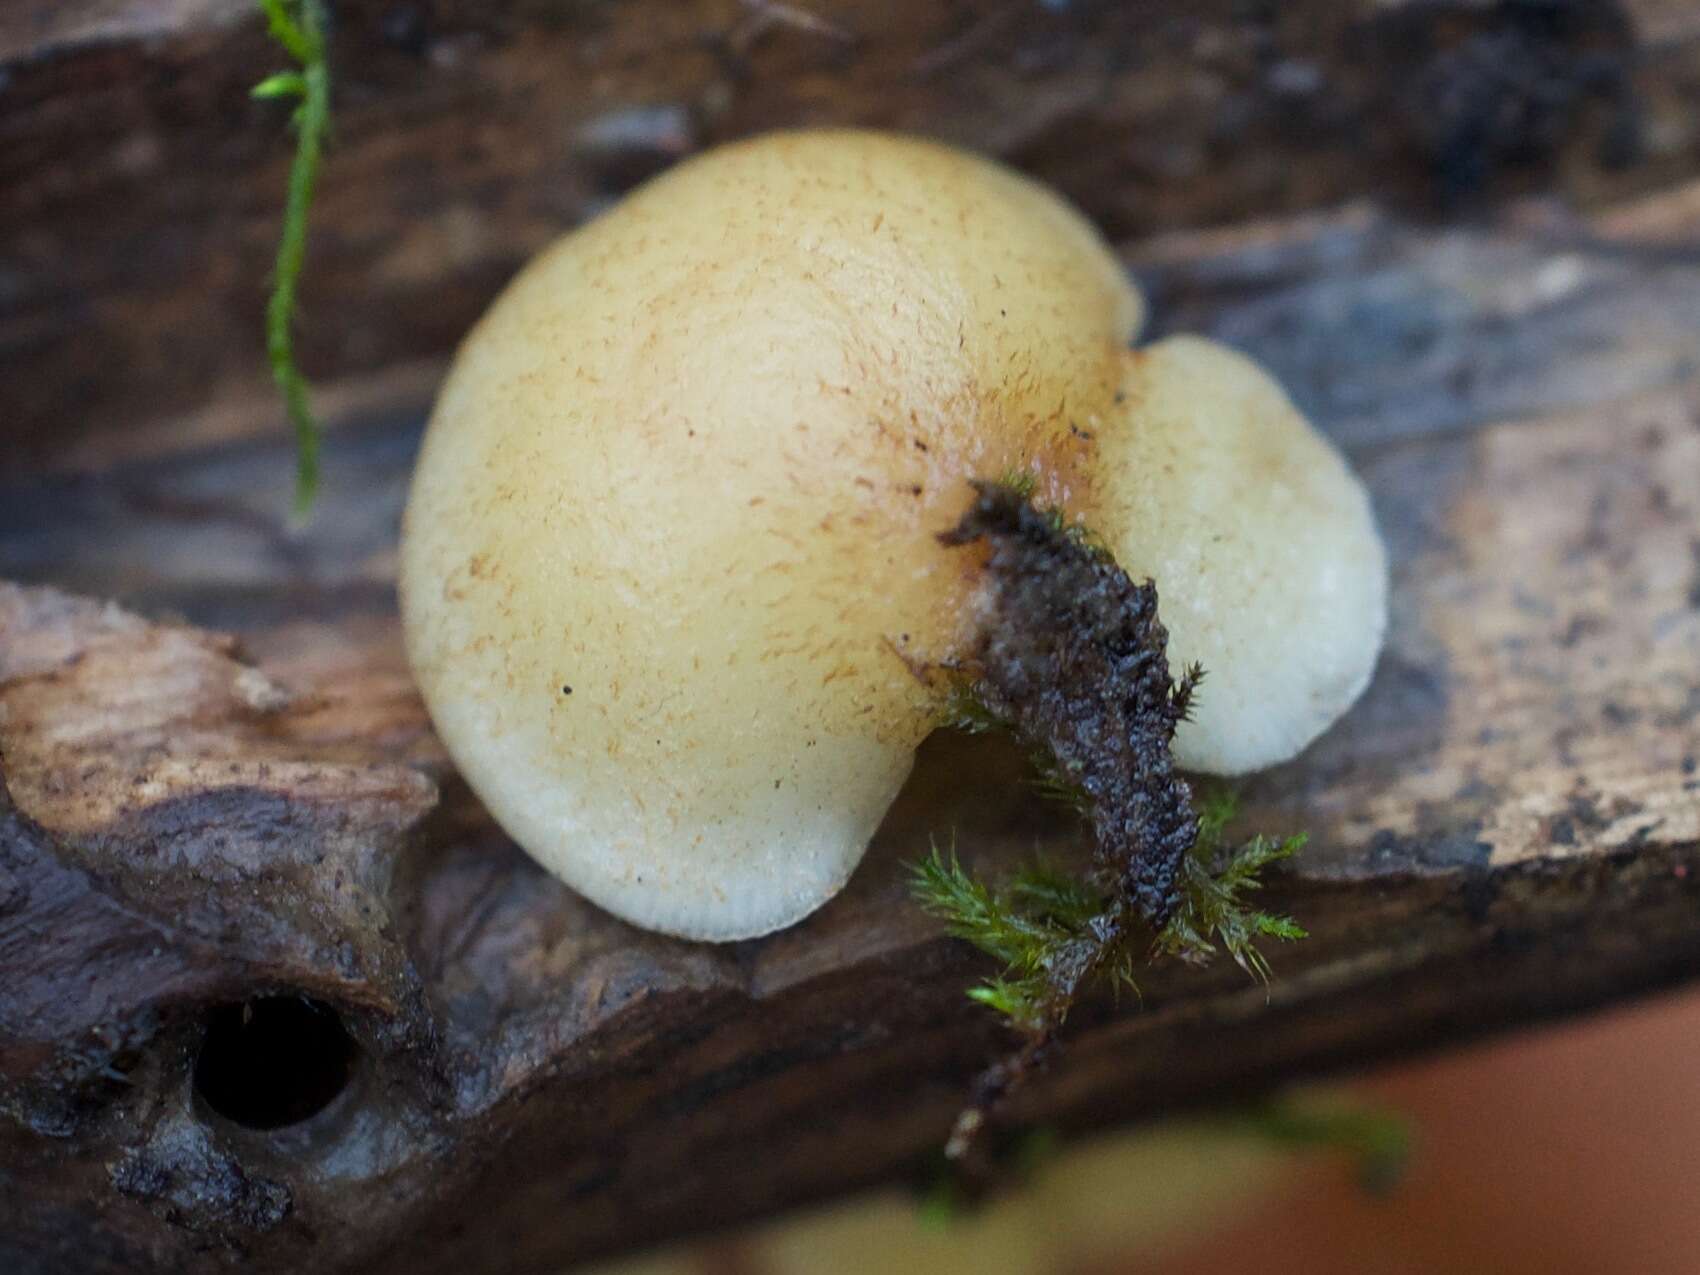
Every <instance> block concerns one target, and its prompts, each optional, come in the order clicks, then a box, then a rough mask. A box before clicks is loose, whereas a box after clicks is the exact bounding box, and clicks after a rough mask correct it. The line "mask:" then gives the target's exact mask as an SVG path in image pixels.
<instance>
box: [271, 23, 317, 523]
mask: <svg viewBox="0 0 1700 1275" xmlns="http://www.w3.org/2000/svg"><path fill="white" fill-rule="evenodd" d="M259 3H260V9H261V11H262V12H263V13H264V14H265V16H266V24H267V28H268V30H269V31H270V33H271V37H272V39H273V40H275V41H276V42H277V43H278V45H280V46H281V47H282V48H283V50H284V51H285V52H286V53H288V54H289V56H290V57H291V58H293V59H294V60H295V62H296V64H297V65H298V67H299V68H300V69H299V70H295V71H283V72H279V73H278V74H276V75H271V76H268V77H266V78H265V79H264V80H262V81H260V83H258V84H256V85H255V86H254V88H253V90H252V92H253V96H254V97H256V98H261V99H263V100H267V101H292V102H294V103H295V109H294V110H293V111H292V112H291V114H290V117H289V123H290V127H291V128H293V129H294V130H295V159H294V161H293V162H292V163H291V164H290V167H289V188H288V192H287V195H286V198H285V202H284V210H283V232H282V234H281V236H280V237H279V239H278V245H277V262H276V265H275V266H274V267H273V271H272V294H271V299H270V300H269V301H268V302H267V304H266V357H267V358H268V359H269V361H270V363H271V369H272V379H273V380H275V381H276V382H277V387H278V390H279V391H280V392H281V393H282V395H283V404H284V410H285V411H286V412H287V413H288V415H289V420H290V424H291V425H293V426H294V429H295V516H296V517H297V518H305V517H306V516H307V515H308V514H309V513H311V512H312V508H313V501H314V498H315V497H316V495H317V494H318V486H319V422H318V419H317V418H316V417H315V416H314V415H313V409H312V406H311V404H310V403H309V402H308V393H307V380H306V378H305V377H304V376H302V375H301V369H300V368H299V367H297V366H296V362H295V334H294V325H295V303H296V291H297V288H298V286H299V284H300V281H301V267H302V264H303V263H304V262H305V260H306V257H307V213H308V210H309V209H310V208H311V207H312V203H313V187H314V185H315V183H316V182H317V180H318V175H319V161H320V159H321V157H322V156H323V153H324V145H325V137H326V134H327V133H328V132H329V131H330V122H331V80H330V66H329V64H328V62H327V61H326V56H325V54H326V42H325V10H324V5H323V2H322V0H259Z"/></svg>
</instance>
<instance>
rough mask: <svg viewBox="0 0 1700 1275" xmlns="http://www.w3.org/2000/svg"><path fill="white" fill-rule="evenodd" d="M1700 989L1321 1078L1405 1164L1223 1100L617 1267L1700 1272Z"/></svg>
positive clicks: (680, 1274) (1097, 1272) (788, 1272)
mask: <svg viewBox="0 0 1700 1275" xmlns="http://www.w3.org/2000/svg"><path fill="white" fill-rule="evenodd" d="M1697 1054H1700V992H1684V993H1680V994H1674V995H1667V996H1663V997H1660V998H1657V999H1653V1000H1648V1001H1646V1002H1643V1003H1640V1004H1637V1005H1634V1006H1631V1007H1628V1008H1623V1009H1618V1010H1614V1011H1612V1012H1609V1013H1605V1014H1601V1015H1598V1016H1596V1017H1594V1018H1591V1019H1587V1020H1585V1021H1582V1022H1578V1023H1573V1024H1569V1025H1566V1026H1561V1027H1552V1028H1546V1029H1542V1030H1537V1031H1526V1032H1521V1033H1518V1034H1516V1035H1514V1036H1511V1037H1508V1038H1506V1039H1503V1040H1498V1041H1494V1042H1491V1043H1486V1044H1479V1045H1473V1046H1469V1047H1465V1048H1462V1049H1457V1050H1454V1051H1451V1052H1448V1053H1446V1054H1444V1055H1439V1056H1435V1057H1431V1058H1427V1059H1423V1060H1421V1061H1417V1062H1412V1063H1405V1064H1401V1065H1398V1066H1394V1067H1387V1068H1383V1069H1380V1070H1378V1071H1375V1072H1372V1073H1370V1074H1368V1075H1365V1076H1363V1077H1361V1078H1359V1079H1355V1080H1351V1081H1349V1082H1343V1083H1342V1084H1341V1085H1340V1086H1339V1087H1338V1088H1336V1089H1331V1090H1330V1091H1328V1092H1327V1093H1326V1094H1320V1095H1310V1096H1309V1097H1310V1101H1312V1102H1313V1103H1318V1102H1319V1103H1321V1104H1322V1105H1323V1106H1324V1107H1327V1106H1329V1105H1330V1104H1333V1105H1342V1104H1343V1105H1346V1106H1350V1107H1353V1108H1355V1109H1358V1110H1371V1111H1374V1112H1376V1113H1379V1114H1381V1115H1385V1116H1388V1117H1394V1118H1397V1119H1400V1120H1402V1121H1403V1122H1404V1123H1405V1125H1406V1127H1407V1129H1408V1131H1409V1133H1410V1137H1411V1148H1410V1154H1409V1157H1408V1159H1407V1161H1406V1163H1405V1168H1404V1172H1403V1174H1402V1175H1401V1176H1400V1177H1399V1178H1398V1180H1397V1181H1394V1182H1392V1183H1390V1184H1386V1185H1375V1186H1373V1187H1372V1186H1371V1185H1370V1184H1367V1183H1365V1182H1364V1181H1362V1180H1361V1177H1362V1175H1361V1174H1360V1173H1359V1172H1358V1168H1359V1167H1361V1166H1359V1165H1357V1164H1356V1163H1354V1157H1353V1156H1352V1155H1351V1154H1350V1153H1344V1152H1340V1151H1334V1152H1329V1151H1326V1150H1317V1149H1314V1148H1312V1149H1310V1150H1304V1151H1296V1150H1294V1149H1292V1148H1287V1147H1282V1146H1279V1145H1275V1144H1272V1143H1271V1142H1269V1141H1267V1140H1265V1139H1263V1138H1260V1137H1259V1136H1258V1135H1257V1133H1256V1131H1255V1130H1254V1129H1253V1128H1252V1127H1250V1126H1249V1125H1246V1124H1238V1125H1236V1123H1235V1122H1233V1121H1231V1120H1227V1119H1222V1118H1217V1119H1207V1118H1205V1119H1195V1120H1176V1121H1172V1122H1169V1123H1167V1124H1162V1125H1158V1126H1155V1127H1153V1128H1150V1129H1146V1130H1140V1131H1137V1132H1133V1133H1128V1134H1122V1135H1119V1136H1112V1137H1109V1138H1101V1139H1098V1140H1095V1141H1091V1142H1088V1143H1086V1144H1084V1145H1080V1146H1071V1147H1069V1148H1067V1149H1065V1150H1061V1151H1059V1152H1058V1153H1057V1154H1056V1155H1055V1157H1054V1158H1050V1159H1047V1160H1044V1161H1042V1162H1041V1163H1039V1164H1038V1165H1036V1166H1035V1168H1034V1172H1033V1179H1032V1182H1031V1184H1030V1186H1029V1187H1028V1188H1027V1189H1026V1190H1024V1191H1021V1192H1018V1193H1017V1194H1016V1195H1015V1196H1013V1197H1012V1198H1009V1199H1005V1200H1001V1201H999V1202H996V1203H993V1204H991V1205H988V1206H987V1207H986V1209H985V1210H984V1212H983V1213H981V1214H979V1215H962V1216H957V1217H956V1218H954V1219H953V1220H951V1221H948V1222H941V1221H940V1220H939V1219H938V1218H936V1217H934V1216H931V1215H929V1214H928V1213H927V1212H926V1211H925V1208H924V1205H923V1203H922V1202H921V1201H920V1200H918V1199H917V1198H916V1197H913V1196H900V1195H895V1194H892V1195H882V1196H879V1197H877V1198H873V1199H866V1200H853V1201H848V1202H846V1203H844V1204H841V1205H838V1206H836V1207H834V1208H832V1209H829V1210H824V1211H821V1212H817V1213H810V1214H806V1215H803V1216H801V1217H798V1218H794V1219H788V1220H786V1221H783V1222H780V1223H776V1224H772V1225H768V1226H763V1227H759V1228H754V1229H751V1230H749V1231H744V1232H739V1233H736V1234H733V1235H729V1236H726V1237H721V1238H717V1239H713V1240H706V1241H703V1242H701V1243H698V1244H695V1245H690V1246H686V1247H684V1248H682V1249H676V1250H671V1251H668V1252H666V1253H662V1254H652V1255H648V1256H645V1257H643V1258H641V1259H638V1260H635V1261H632V1262H623V1263H620V1264H618V1265H614V1266H609V1267H605V1268H598V1270H599V1272H601V1275H816V1273H819V1275H837V1273H839V1272H844V1273H846V1275H848V1273H849V1272H870V1271H915V1272H918V1273H927V1275H955V1273H957V1272H960V1273H961V1275H971V1273H981V1275H1137V1273H1139V1272H1145V1271H1161V1272H1163V1273H1164V1275H1233V1273H1235V1272H1246V1271H1256V1272H1259V1273H1260V1275H1478V1273H1487V1272H1492V1273H1493V1275H1600V1273H1601V1272H1605V1271H1624V1272H1630V1271H1633V1272H1635V1273H1636V1275H1693V1272H1695V1271H1697V1270H1700V1182H1697V1180H1696V1175H1695V1157H1696V1151H1695V1148H1696V1147H1697V1146H1700V1070H1697V1067H1696V1057H1697Z"/></svg>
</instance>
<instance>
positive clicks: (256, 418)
mask: <svg viewBox="0 0 1700 1275" xmlns="http://www.w3.org/2000/svg"><path fill="white" fill-rule="evenodd" d="M330 8H331V10H332V11H333V18H334V21H333V31H332V46H331V47H332V52H331V64H332V70H333V78H334V85H335V89H334V99H335V100H334V108H333V110H334V114H333V118H334V125H335V127H334V130H333V133H332V138H331V143H330V148H329V153H328V156H327V161H326V163H325V165H324V169H323V172H322V175H321V180H320V184H319V194H318V198H317V203H316V207H315V209H314V214H313V229H312V235H311V239H310V242H309V249H308V252H309V262H310V265H309V268H308V270H307V272H306V274H305V276H304V282H303V292H302V296H301V306H302V313H303V315H304V316H305V321H304V322H303V324H302V325H301V330H300V333H299V341H298V343H299V348H300V351H301V358H302V361H303V364H304V366H305V368H306V370H307V371H308V373H309V374H311V375H312V376H314V377H316V378H318V379H319V380H321V381H325V382H332V383H334V385H335V389H336V397H334V398H330V399H326V400H324V401H325V404H326V407H327V410H331V411H340V410H345V409H355V408H365V409H369V410H377V409H378V408H381V407H382V406H383V405H384V404H385V403H386V402H388V401H389V396H390V395H391V394H392V393H394V392H395V391H397V390H398V389H400V388H404V387H412V388H414V389H415V390H416V391H417V389H418V387H420V386H422V385H428V384H429V382H430V371H429V366H428V365H429V363H430V361H432V360H435V359H440V358H441V357H443V356H444V355H445V354H446V353H447V352H448V351H449V350H450V349H452V347H453V345H454V343H455V342H456V341H458V340H459V339H460V336H461V335H462V334H463V333H464V332H465V331H466V329H467V328H468V327H469V326H470V325H471V323H472V321H473V320H474V319H475V318H476V317H477V315H478V314H479V313H480V312H481V311H482V309H483V308H484V306H485V305H486V304H487V303H488V301H489V299H490V298H491V296H492V295H493V294H494V293H495V291H496V289H497V288H499V287H500V286H501V284H502V282H503V281H505V280H506V279H507V278H508V277H509V276H510V275H511V274H512V273H513V271H514V270H515V269H516V268H517V267H518V266H519V265H520V264H521V263H522V262H523V261H524V260H526V259H527V258H528V257H529V256H530V255H531V254H532V253H534V252H535V251H536V250H537V249H538V248H540V247H541V246H543V244H545V243H546V242H548V241H549V240H550V239H551V238H553V237H554V235H556V234H557V233H558V232H559V231H560V229H561V228H562V227H564V226H567V225H572V224H576V223H577V222H579V221H581V220H583V219H585V218H586V217H588V216H591V215H593V214H595V213H596V212H597V211H599V210H600V209H602V208H605V207H606V206H607V205H608V204H609V202H610V201H611V200H613V199H615V198H617V197H619V196H620V195H621V194H622V193H624V192H625V191H626V190H628V189H630V188H631V187H632V186H633V185H634V184H635V183H637V182H638V181H640V180H642V179H643V178H644V177H646V176H648V175H650V174H652V173H654V172H656V171H657V170H659V169H661V168H663V167H665V166H666V165H667V164H669V163H672V162H674V161H676V160H677V159H679V158H680V157H682V156H684V155H687V154H690V153H692V152H694V151H697V150H699V149H701V148H703V147H706V146H710V145H713V144H715V143H717V142H722V141H727V140H730V139H733V138H737V137H743V136H747V135H749V134H751V133H755V132H759V131H762V130H764V129H770V128H776V127H796V126H800V125H817V126H818V125H832V124H854V125H868V126H874V127H881V128H896V129H906V130H912V131H916V132H920V133H924V134H927V135H930V136H934V137H939V138H943V139H945V140H947V141H950V142H954V143H958V144H961V145H966V146H971V147H973V148H975V149H977V150H980V151H982V152H985V153H988V154H992V155H996V156H998V157H1000V158H1002V159H1005V160H1007V161H1009V162H1010V163H1012V164H1014V165H1016V166H1017V167H1019V168H1021V169H1023V170H1025V171H1027V172H1031V173H1033V174H1034V175H1036V176H1037V177H1039V178H1041V179H1042V180H1044V181H1046V182H1048V183H1051V184H1053V185H1055V186H1056V187H1057V188H1059V189H1060V190H1062V191H1063V192H1064V193H1065V194H1066V195H1067V196H1069V197H1070V198H1071V199H1073V200H1074V201H1076V202H1077V203H1078V204H1079V205H1080V206H1081V207H1082V208H1083V209H1084V211H1085V212H1086V213H1087V215H1088V216H1090V217H1091V218H1092V219H1093V220H1094V221H1095V222H1096V223H1097V224H1099V225H1101V226H1104V227H1106V228H1107V230H1108V231H1109V233H1110V234H1111V235H1112V236H1113V237H1116V238H1123V237H1133V236H1143V235H1149V234H1152V233H1156V232H1163V231H1169V230H1174V229H1177V228H1184V227H1194V226H1200V225H1208V224H1226V223H1232V222H1239V221H1244V220H1246V219H1248V218H1257V217H1268V216H1274V215H1290V214H1292V213H1295V212H1298V211H1302V210H1305V209H1312V208H1319V207H1327V206H1332V205H1334V204H1337V203H1339V202H1340V201H1342V200H1345V199H1349V198H1352V197H1355V196H1359V195H1365V194H1373V195H1375V196H1377V197H1378V198H1384V199H1389V200H1393V201H1396V202H1397V203H1398V204H1399V205H1400V206H1402V207H1405V208H1408V209H1411V210H1413V211H1418V212H1422V213H1424V214H1427V215H1434V214H1437V213H1438V214H1447V215H1456V214H1459V213H1470V214H1474V213H1475V212H1477V211H1478V210H1480V209H1481V208H1483V207H1485V206H1493V205H1494V204H1496V203H1497V202H1499V201H1501V200H1503V199H1505V198H1507V197H1510V196H1514V195H1516V194H1518V193H1520V192H1528V191H1531V190H1559V191H1562V192H1564V193H1565V194H1566V195H1567V196H1569V197H1570V198H1572V199H1573V200H1575V201H1577V202H1578V203H1580V204H1583V205H1586V206H1590V207H1592V206H1601V205H1603V204H1605V203H1609V202H1613V201H1616V200H1620V199H1623V198H1626V197H1630V196H1633V195H1635V194H1638V193H1644V192H1647V191H1650V190H1654V189H1659V188H1663V187H1667V186H1669V185H1671V184H1673V183H1675V182H1677V181H1680V180H1682V179H1683V178H1684V177H1685V176H1692V175H1694V174H1695V173H1696V172H1700V113H1697V112H1696V111H1695V110H1694V109H1693V103H1694V101H1695V99H1696V96H1697V95H1700V10H1697V9H1696V7H1695V6H1694V5H1693V4H1692V3H1686V2H1685V0H1623V2H1621V3H1619V2H1618V0H1552V2H1551V3H1539V4H1529V3H1505V4H1491V3H1482V2H1481V0H1284V2H1283V3H1281V4H1269V5H1248V4H1244V3H1239V2H1238V0H1145V2H1142V3H1138V4H1128V3H1121V2H1120V0H1045V2H1043V3H1041V2H1040V0H786V2H784V3H780V2H779V0H604V2H599V3H589V2H587V0H517V2H515V3H507V4H491V3H487V2H486V0H337V3H335V4H332V5H331V6H330ZM283 62H284V58H283V55H282V53H281V52H280V51H279V50H278V49H277V48H275V47H274V46H272V45H270V44H268V42H267V40H266V38H265V35H264V33H263V30H262V24H261V22H260V20H259V16H258V13H257V11H256V5H255V4H254V2H253V0H9V2H8V3H7V4H5V5H4V6H0V361H3V362H6V363H14V362H15V363H17V364H18V365H20V366H27V367H28V368H29V369H30V374H29V375H28V376H17V377H13V378H11V382H10V384H9V385H8V387H7V402H8V410H7V412H6V413H4V414H3V415H0V447H3V448H4V449H5V450H6V452H7V454H8V456H9V457H10V458H11V459H13V461H14V462H15V463H17V462H25V461H27V462H29V463H33V464H46V463H49V462H53V461H58V462H61V463H64V462H76V461H83V462H87V461H92V462H95V463H106V462H109V461H110V460H111V459H112V458H113V457H114V455H116V454H117V452H118V451H119V450H121V449H130V454H132V455H136V456H140V455H144V454H146V453H147V452H148V451H149V450H150V448H151V447H153V446H156V445H158V444H159V443H160V442H162V441H164V440H167V439H170V440H175V441H177V442H183V441H185V440H188V439H193V438H200V439H202V440H208V439H212V438H216V437H229V436H231V435H234V434H239V433H249V434H252V433H255V432H256V431H263V430H265V429H269V428H270V423H271V419H272V418H271V401H270V398H269V394H268V391H269V377H268V375H267V369H266V366H265V360H264V357H263V345H262V343H261V342H260V341H258V340H256V339H255V334H256V333H257V332H258V331H259V330H260V328H261V323H262V311H263V307H264V303H265V294H266V290H267V281H268V279H269V277H270V271H271V266H272V256H273V253H274V251H275V247H276V242H277V224H278V218H279V215H280V211H281V206H282V197H283V191H284V186H285V174H286V169H287V166H288V164H289V161H290V152H291V149H292V147H291V144H290V139H289V137H288V136H287V134H286V132H285V123H284V116H285V108H283V107H282V106H280V105H279V104H277V103H266V102H256V101H253V100H251V99H250V97H249V92H248V91H249V88H250V87H251V86H252V85H253V84H254V83H255V82H256V81H258V80H259V79H261V78H262V77H263V76H265V75H267V74H269V73H271V72H272V71H275V70H278V69H281V67H282V65H283ZM72 442H75V443H76V444H77V445H76V446H74V447H72V446H69V444H71V443H72Z"/></svg>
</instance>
